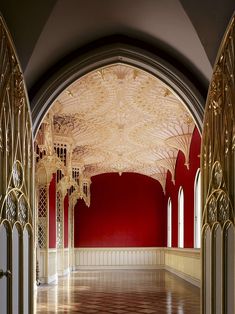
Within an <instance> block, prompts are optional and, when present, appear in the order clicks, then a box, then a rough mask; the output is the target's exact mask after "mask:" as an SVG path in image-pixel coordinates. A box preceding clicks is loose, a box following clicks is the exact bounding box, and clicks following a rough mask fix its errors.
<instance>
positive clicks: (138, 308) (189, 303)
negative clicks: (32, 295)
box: [35, 270, 200, 314]
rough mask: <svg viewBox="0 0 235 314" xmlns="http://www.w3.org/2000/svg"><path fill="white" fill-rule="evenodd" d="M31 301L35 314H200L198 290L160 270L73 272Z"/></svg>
mask: <svg viewBox="0 0 235 314" xmlns="http://www.w3.org/2000/svg"><path fill="white" fill-rule="evenodd" d="M35 301H36V303H37V310H36V313H87V314H88V313H100V314H101V313H102V314H153V313H158V314H163V313H164V314H199V313H200V289H199V288H197V287H194V286H193V285H191V284H189V283H187V282H186V281H184V280H183V279H180V278H178V277H176V276H175V275H173V274H171V273H169V272H167V271H164V270H146V271H138V270H130V271H129V270H123V271H119V270H118V271H79V272H73V273H71V274H70V276H68V277H63V278H60V279H59V282H58V284H52V285H42V286H40V287H39V288H38V291H37V296H36V299H35Z"/></svg>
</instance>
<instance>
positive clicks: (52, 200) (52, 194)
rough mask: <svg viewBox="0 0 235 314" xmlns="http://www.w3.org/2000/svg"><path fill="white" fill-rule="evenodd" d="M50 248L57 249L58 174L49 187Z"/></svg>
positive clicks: (54, 176)
mask: <svg viewBox="0 0 235 314" xmlns="http://www.w3.org/2000/svg"><path fill="white" fill-rule="evenodd" d="M49 209H50V210H49V248H56V174H55V173H54V174H53V176H52V180H51V183H50V186H49Z"/></svg>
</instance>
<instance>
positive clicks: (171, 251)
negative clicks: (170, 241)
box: [165, 248, 201, 287]
mask: <svg viewBox="0 0 235 314" xmlns="http://www.w3.org/2000/svg"><path fill="white" fill-rule="evenodd" d="M165 269H166V270H168V271H170V272H172V273H174V274H175V275H177V276H179V277H181V278H183V279H185V280H187V281H189V282H190V283H192V284H194V285H195V286H197V287H200V283H201V259H200V250H199V249H179V248H165Z"/></svg>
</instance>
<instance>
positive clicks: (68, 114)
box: [48, 64, 195, 189]
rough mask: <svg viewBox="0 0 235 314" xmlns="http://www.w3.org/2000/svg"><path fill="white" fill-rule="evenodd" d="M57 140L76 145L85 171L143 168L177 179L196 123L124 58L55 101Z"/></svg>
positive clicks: (75, 156)
mask: <svg viewBox="0 0 235 314" xmlns="http://www.w3.org/2000/svg"><path fill="white" fill-rule="evenodd" d="M48 115H49V116H51V117H52V121H53V126H52V129H53V136H54V141H56V142H58V141H63V142H64V141H65V138H66V137H67V138H68V139H69V143H70V145H71V147H72V155H71V159H72V161H74V162H75V161H76V162H77V163H79V164H82V165H83V166H84V172H83V175H84V176H85V177H88V178H90V177H92V176H94V175H97V174H101V173H106V172H118V173H120V174H121V173H123V172H137V173H141V174H144V175H147V176H150V177H152V178H155V179H157V180H159V182H160V183H161V184H162V186H163V189H164V185H165V177H166V173H167V170H169V171H170V172H171V175H172V179H173V180H174V168H175V162H176V157H177V153H178V151H179V150H181V151H182V152H183V153H184V155H185V160H186V165H187V164H188V158H189V147H190V142H191V137H192V133H193V130H194V127H195V124H194V122H193V119H192V117H191V114H190V113H189V112H188V111H187V109H186V107H185V105H184V104H183V103H182V101H181V100H180V99H179V98H178V97H177V96H176V95H175V94H173V93H172V92H171V91H170V90H169V88H168V87H167V86H166V85H165V84H164V83H163V82H162V81H160V80H159V79H157V78H156V77H153V76H152V75H150V74H148V73H147V72H144V71H142V70H139V69H137V68H133V67H131V66H127V65H124V64H117V65H111V66H108V67H105V68H102V69H98V70H96V71H94V72H91V73H89V74H87V75H85V76H83V77H82V78H80V79H78V80H77V81H75V82H74V83H73V84H71V85H70V86H69V87H68V88H67V89H66V90H64V91H63V92H62V93H61V94H60V95H59V97H58V98H57V99H56V101H55V102H54V103H53V105H52V107H51V109H50V112H49V114H48Z"/></svg>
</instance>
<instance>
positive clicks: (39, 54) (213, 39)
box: [0, 0, 235, 89]
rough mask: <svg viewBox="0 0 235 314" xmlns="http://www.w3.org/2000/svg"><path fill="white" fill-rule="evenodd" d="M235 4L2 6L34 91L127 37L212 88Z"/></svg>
mask: <svg viewBox="0 0 235 314" xmlns="http://www.w3.org/2000/svg"><path fill="white" fill-rule="evenodd" d="M234 8H235V2H234V0H223V1H222V0H214V1H209V0H204V1H203V0H200V1H195V0H112V1H110V0H57V1H56V0H46V1H45V0H44V1H32V0H21V1H17V0H2V2H1V4H0V10H1V12H2V14H3V16H4V18H5V20H6V23H7V25H8V27H9V29H10V32H11V33H12V36H13V40H14V42H15V45H16V49H17V52H18V55H19V58H20V62H21V64H22V68H23V71H24V74H25V78H26V83H27V86H28V89H30V88H32V86H33V85H34V84H35V83H37V81H38V80H39V79H40V78H41V77H43V75H44V74H45V73H46V72H47V71H48V70H49V69H50V68H51V67H53V66H54V65H55V64H56V63H57V62H59V61H60V60H61V59H63V58H64V57H66V56H67V55H69V54H70V53H71V52H73V51H75V50H77V49H79V48H81V47H83V46H84V45H87V44H90V43H92V42H94V41H95V40H98V39H100V38H103V37H107V36H112V35H123V36H127V37H129V38H132V39H134V40H140V41H142V42H145V43H147V44H150V45H151V46H153V47H156V51H157V50H158V49H161V51H163V52H165V53H166V55H168V56H172V60H175V61H176V62H177V61H178V62H179V63H180V64H182V65H183V66H184V67H185V68H187V69H188V71H189V72H191V73H192V74H193V75H194V76H195V77H196V78H197V79H198V80H200V81H201V82H202V84H204V86H207V85H208V82H209V80H210V76H211V73H212V64H213V63H214V60H215V56H216V53H217V50H218V47H219V43H220V41H221V38H222V36H223V33H224V31H225V28H226V25H227V23H228V21H229V19H230V17H231V16H232V13H233V10H234Z"/></svg>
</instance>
